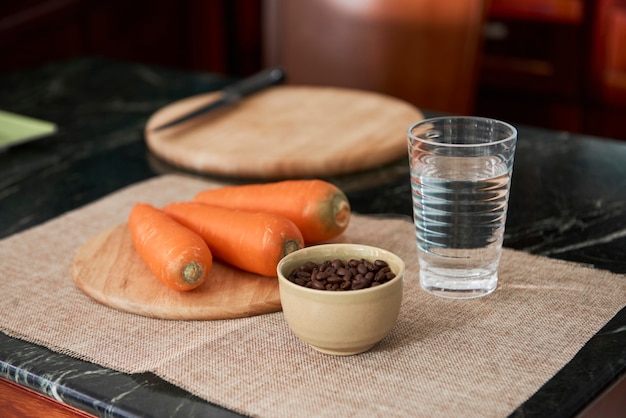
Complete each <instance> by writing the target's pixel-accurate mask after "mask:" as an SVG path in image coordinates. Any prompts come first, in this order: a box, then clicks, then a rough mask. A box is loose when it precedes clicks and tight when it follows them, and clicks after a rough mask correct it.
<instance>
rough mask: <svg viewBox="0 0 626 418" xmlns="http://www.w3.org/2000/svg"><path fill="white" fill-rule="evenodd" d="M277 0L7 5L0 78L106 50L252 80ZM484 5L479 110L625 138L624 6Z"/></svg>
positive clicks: (0, 9)
mask: <svg viewBox="0 0 626 418" xmlns="http://www.w3.org/2000/svg"><path fill="white" fill-rule="evenodd" d="M273 1H279V0H109V1H90V0H20V1H3V2H0V72H9V71H20V70H24V69H27V68H30V67H36V66H40V65H43V64H45V63H48V62H52V61H58V60H63V59H68V58H72V57H75V56H81V55H99V56H105V57H110V58H113V59H119V60H126V61H134V62H141V63H146V64H151V65H159V66H167V67H172V68H180V69H185V70H195V71H208V72H215V73H222V74H226V75H229V76H235V77H239V76H246V75H249V74H251V73H254V72H255V71H258V70H259V69H260V68H262V67H263V66H264V65H265V62H264V60H265V52H266V51H267V48H268V45H266V43H265V42H266V39H267V37H266V33H267V31H268V30H271V29H272V28H268V27H267V25H268V24H271V23H268V20H267V19H266V18H265V17H266V16H265V10H266V7H267V4H268V2H273ZM292 1H295V0H292ZM319 1H321V2H329V1H331V0H319ZM344 3H345V0H344ZM363 3H372V1H370V0H368V1H367V2H365V1H364V2H363ZM484 7H485V16H484V22H483V29H482V31H481V32H482V33H481V39H480V53H479V60H478V66H477V71H476V77H475V86H474V87H475V89H474V90H475V93H474V94H475V97H474V103H473V107H472V109H473V110H472V112H473V113H475V114H479V115H482V116H491V117H497V118H501V119H505V120H507V121H509V122H512V123H523V124H529V125H534V126H539V127H547V128H552V129H558V130H567V131H570V132H576V133H587V134H592V135H600V136H609V137H614V138H619V139H624V140H626V123H625V122H624V120H625V119H626V0H524V1H517V0H487V1H485V2H484ZM270 22H271V21H270ZM320 30H321V31H323V30H324V28H323V27H320ZM0 94H2V92H0ZM431 110H432V109H431ZM437 110H441V111H444V112H445V111H446V110H447V109H437ZM450 111H452V110H450Z"/></svg>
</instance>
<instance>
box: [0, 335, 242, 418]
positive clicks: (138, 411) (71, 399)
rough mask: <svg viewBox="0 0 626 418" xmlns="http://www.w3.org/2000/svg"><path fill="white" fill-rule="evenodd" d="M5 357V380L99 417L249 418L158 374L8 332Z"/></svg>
mask: <svg viewBox="0 0 626 418" xmlns="http://www.w3.org/2000/svg"><path fill="white" fill-rule="evenodd" d="M9 351H12V353H10V352H9ZM0 356H1V357H2V358H3V360H0V377H2V378H5V379H7V380H9V381H12V382H14V383H17V384H18V385H21V386H24V387H27V388H29V389H32V390H34V391H36V392H38V393H40V394H42V395H44V396H47V397H49V398H52V399H54V400H56V401H59V402H62V403H64V404H67V405H71V406H73V407H76V408H78V409H80V410H82V411H85V412H88V413H90V414H93V415H95V416H104V417H111V418H136V417H145V418H151V417H154V418H156V417H161V416H168V417H175V416H181V417H191V416H211V417H218V418H234V417H244V416H245V415H241V414H239V413H237V412H234V411H231V410H229V409H227V408H224V407H223V406H220V405H217V404H214V403H211V402H208V401H205V400H204V399H201V398H199V397H197V396H195V395H193V394H190V393H189V392H186V391H185V390H183V389H181V388H179V387H177V386H175V385H172V384H170V383H168V382H166V381H165V380H163V379H161V378H160V377H158V376H156V375H155V374H153V373H138V374H127V373H123V372H119V371H116V370H113V369H109V368H107V367H104V366H100V365H98V364H95V363H91V362H88V361H85V360H81V359H79V358H76V357H72V356H69V355H66V354H62V353H59V352H56V351H53V350H51V349H48V348H46V347H44V346H40V345H37V344H34V343H30V342H28V341H25V340H21V339H19V338H14V337H11V336H8V335H6V334H4V333H2V332H0ZM7 358H8V360H4V359H7ZM40 360H41V361H40ZM155 395H156V396H155Z"/></svg>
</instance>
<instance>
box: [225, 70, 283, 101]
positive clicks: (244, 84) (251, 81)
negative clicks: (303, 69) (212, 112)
mask: <svg viewBox="0 0 626 418" xmlns="http://www.w3.org/2000/svg"><path fill="white" fill-rule="evenodd" d="M285 77H286V75H285V71H284V70H283V69H282V68H268V69H267V70H263V71H261V72H259V73H257V74H254V75H252V76H251V77H248V78H246V79H244V80H241V81H238V82H236V83H234V84H231V85H229V86H226V87H224V89H223V91H224V93H225V94H226V95H229V96H234V97H236V98H240V97H243V96H247V95H249V94H252V93H256V92H257V91H259V90H262V89H264V88H265V87H269V86H273V85H275V84H279V83H282V82H283V80H284V79H285Z"/></svg>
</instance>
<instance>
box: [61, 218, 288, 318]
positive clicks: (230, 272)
mask: <svg viewBox="0 0 626 418" xmlns="http://www.w3.org/2000/svg"><path fill="white" fill-rule="evenodd" d="M72 276H73V278H74V282H75V283H76V285H77V286H78V287H79V288H80V289H81V290H82V291H83V292H84V293H86V294H87V295H88V296H90V297H92V298H93V299H95V300H96V301H98V302H100V303H102V304H103V305H106V306H109V307H111V308H114V309H117V310H120V311H123V312H129V313H134V314H138V315H143V316H148V317H153V318H162V319H184V320H208V319H227V318H241V317H248V316H254V315H261V314H266V313H270V312H277V311H280V310H281V309H282V307H281V304H280V295H279V292H278V279H277V278H276V277H263V276H259V275H256V274H252V273H247V272H244V271H242V270H239V269H235V268H233V267H230V266H228V265H226V264H223V263H221V262H220V261H218V260H214V263H213V268H212V269H211V273H210V274H209V277H208V278H207V281H206V282H205V283H204V284H202V285H201V286H200V287H198V288H196V289H194V290H192V291H189V292H177V291H175V290H172V289H170V288H168V287H166V286H165V285H164V284H162V283H161V282H159V281H158V279H157V278H156V277H155V276H154V275H153V274H152V272H150V270H149V269H148V267H147V266H146V265H145V263H144V262H143V260H142V259H141V258H140V257H139V254H137V252H136V251H135V248H134V247H133V243H132V239H131V236H130V231H129V230H128V226H127V225H126V224H122V225H118V226H117V227H115V228H113V229H110V230H107V231H104V232H103V233H101V234H100V235H97V236H96V237H94V238H92V239H91V240H89V241H88V242H87V243H86V244H85V245H83V246H82V247H81V248H80V249H79V251H78V252H77V253H76V255H75V257H74V259H73V262H72Z"/></svg>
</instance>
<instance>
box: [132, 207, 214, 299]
mask: <svg viewBox="0 0 626 418" xmlns="http://www.w3.org/2000/svg"><path fill="white" fill-rule="evenodd" d="M128 228H129V229H130V233H131V236H132V239H133V244H134V246H135V249H136V250H137V253H138V254H139V256H140V257H141V258H142V259H143V261H144V262H145V263H146V265H147V266H148V268H149V269H150V271H152V273H153V274H154V275H155V276H156V277H157V278H158V279H159V280H160V281H161V282H163V284H165V285H166V286H168V287H170V288H171V289H174V290H179V291H187V290H191V289H195V288H196V287H198V286H200V285H201V284H202V283H204V282H205V280H206V278H207V276H208V275H209V272H210V271H211V267H212V266H213V256H212V254H211V250H209V247H208V246H207V244H206V243H205V242H204V240H203V239H202V238H201V237H200V236H199V235H198V234H196V233H195V232H193V231H191V230H190V229H188V228H186V227H185V226H183V225H181V224H179V223H178V222H176V221H175V220H174V219H172V218H170V217H169V216H167V215H166V214H165V213H164V212H163V211H161V210H159V209H157V208H155V207H153V206H151V205H149V204H147V203H137V204H136V205H135V206H134V207H133V208H132V210H131V211H130V215H129V216H128Z"/></svg>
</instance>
